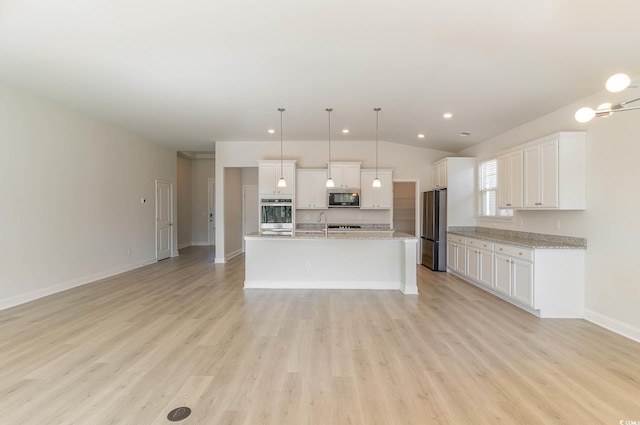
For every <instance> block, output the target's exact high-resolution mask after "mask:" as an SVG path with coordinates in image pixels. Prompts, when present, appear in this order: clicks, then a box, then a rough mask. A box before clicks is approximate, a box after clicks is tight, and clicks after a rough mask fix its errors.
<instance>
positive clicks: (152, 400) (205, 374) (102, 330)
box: [0, 247, 640, 425]
mask: <svg viewBox="0 0 640 425" xmlns="http://www.w3.org/2000/svg"><path fill="white" fill-rule="evenodd" d="M212 260H213V251H212V250H211V249H209V248H203V247H197V248H196V247H194V248H188V249H185V250H182V251H181V255H180V257H178V258H173V259H169V260H165V261H162V262H160V263H158V264H154V265H151V266H147V267H144V268H142V269H138V270H135V271H132V272H129V273H125V274H122V275H119V276H116V277H113V278H110V279H105V280H103V281H100V282H96V283H93V284H90V285H86V286H83V287H80V288H76V289H73V290H70V291H66V292H64V293H61V294H57V295H53V296H50V297H47V298H44V299H41V300H37V301H34V302H31V303H28V304H25V305H22V306H18V307H15V308H12V309H8V310H4V311H0V424H2V425H25V424H26V425H31V424H34V425H49V424H87V425H102V424H127V425H145V424H154V425H155V424H168V423H170V422H169V421H167V419H166V415H167V413H168V412H169V411H170V410H172V409H173V408H175V407H179V406H188V407H190V408H191V409H192V410H193V413H192V414H191V416H190V417H189V418H188V419H186V420H184V421H183V422H178V423H181V424H191V425H193V424H203V425H204V424H206V425H218V424H251V425H254V424H273V425H286V424H293V425H305V424H319V425H320V424H321V425H341V424H363V425H371V424H383V425H394V424H395V425H411V424H420V425H424V424H453V425H456V424H465V425H467V424H492V425H493V424H556V423H557V424H580V425H583V424H619V423H620V421H621V420H638V421H640V344H638V343H635V342H633V341H630V340H627V339H625V338H623V337H621V336H618V335H616V334H613V333H611V332H608V331H606V330H604V329H602V328H599V327H597V326H595V325H592V324H590V323H588V322H586V321H583V320H552V319H538V318H536V317H534V316H531V315H529V314H527V313H525V312H523V311H521V310H519V309H517V308H515V307H513V306H511V305H510V304H507V303H505V302H503V301H501V300H499V299H497V298H495V297H492V296H491V295H488V294H486V293H484V292H483V291H481V290H479V289H477V288H474V287H473V286H470V285H468V284H466V283H464V282H462V281H461V280H459V279H457V278H455V277H453V276H450V275H447V274H444V273H432V272H430V271H429V270H427V269H425V268H424V267H419V274H418V284H419V290H420V295H419V296H417V297H416V296H405V295H402V294H401V293H400V292H397V291H335V290H328V291H310V290H246V291H245V290H243V289H242V284H243V278H244V271H243V270H244V268H243V261H244V258H243V257H237V258H235V259H233V260H232V261H230V262H229V263H227V264H226V265H220V264H218V265H214V264H213V263H212Z"/></svg>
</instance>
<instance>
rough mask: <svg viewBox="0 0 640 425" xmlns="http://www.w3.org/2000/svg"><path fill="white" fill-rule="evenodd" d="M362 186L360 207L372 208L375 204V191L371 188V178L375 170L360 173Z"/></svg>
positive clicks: (374, 175)
mask: <svg viewBox="0 0 640 425" xmlns="http://www.w3.org/2000/svg"><path fill="white" fill-rule="evenodd" d="M360 177H361V183H362V188H360V208H362V209H372V208H375V206H376V199H375V191H374V189H373V179H374V178H375V177H376V172H375V171H372V170H366V171H362V172H361V173H360Z"/></svg>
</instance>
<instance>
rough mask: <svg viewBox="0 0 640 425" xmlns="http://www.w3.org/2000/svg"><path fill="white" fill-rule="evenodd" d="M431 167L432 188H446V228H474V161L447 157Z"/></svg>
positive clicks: (465, 158)
mask: <svg viewBox="0 0 640 425" xmlns="http://www.w3.org/2000/svg"><path fill="white" fill-rule="evenodd" d="M431 167H432V171H433V178H434V180H433V186H434V188H436V189H442V188H445V187H446V188H447V227H449V226H475V224H476V210H475V208H476V207H475V205H476V204H475V168H476V159H475V158H469V157H447V158H443V159H441V160H439V161H436V162H434V163H433V164H432V165H431Z"/></svg>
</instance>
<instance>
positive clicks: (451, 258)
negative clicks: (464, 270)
mask: <svg viewBox="0 0 640 425" xmlns="http://www.w3.org/2000/svg"><path fill="white" fill-rule="evenodd" d="M456 248H457V245H456V244H454V243H452V242H447V268H448V269H449V270H451V271H455V270H456V259H457V258H458V257H457V255H456Z"/></svg>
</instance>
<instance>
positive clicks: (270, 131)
mask: <svg viewBox="0 0 640 425" xmlns="http://www.w3.org/2000/svg"><path fill="white" fill-rule="evenodd" d="M267 131H268V132H269V134H273V133H275V132H276V131H275V130H274V129H272V128H270V129H269V130H267Z"/></svg>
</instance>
